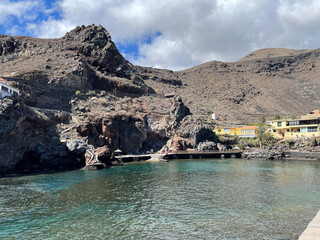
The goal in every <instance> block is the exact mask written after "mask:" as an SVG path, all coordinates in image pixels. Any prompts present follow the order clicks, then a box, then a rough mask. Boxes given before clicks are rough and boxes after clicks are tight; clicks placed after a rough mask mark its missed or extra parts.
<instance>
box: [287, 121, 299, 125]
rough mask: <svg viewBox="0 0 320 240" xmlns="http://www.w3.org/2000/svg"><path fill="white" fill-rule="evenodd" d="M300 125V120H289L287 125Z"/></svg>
mask: <svg viewBox="0 0 320 240" xmlns="http://www.w3.org/2000/svg"><path fill="white" fill-rule="evenodd" d="M297 125H299V121H289V122H288V124H287V126H297Z"/></svg>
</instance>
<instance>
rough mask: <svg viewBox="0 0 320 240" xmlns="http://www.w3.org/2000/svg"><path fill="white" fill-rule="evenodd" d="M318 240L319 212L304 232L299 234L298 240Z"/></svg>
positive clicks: (319, 233)
mask: <svg viewBox="0 0 320 240" xmlns="http://www.w3.org/2000/svg"><path fill="white" fill-rule="evenodd" d="M319 239H320V211H319V212H318V213H317V215H316V216H315V217H314V219H313V220H312V221H311V222H310V223H309V225H308V226H307V228H306V230H304V232H303V233H302V234H301V236H300V237H299V240H319Z"/></svg>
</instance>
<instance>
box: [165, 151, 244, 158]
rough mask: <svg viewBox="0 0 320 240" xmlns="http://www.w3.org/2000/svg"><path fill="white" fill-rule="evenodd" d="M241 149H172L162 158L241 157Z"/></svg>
mask: <svg viewBox="0 0 320 240" xmlns="http://www.w3.org/2000/svg"><path fill="white" fill-rule="evenodd" d="M241 156H242V151H235V150H230V151H221V152H220V151H203V152H198V151H173V152H172V153H167V154H165V155H164V156H163V158H164V159H169V160H170V159H201V158H241Z"/></svg>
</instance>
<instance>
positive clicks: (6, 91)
mask: <svg viewBox="0 0 320 240" xmlns="http://www.w3.org/2000/svg"><path fill="white" fill-rule="evenodd" d="M12 95H16V96H18V95H19V90H18V89H16V88H14V87H12V86H11V85H10V83H9V82H8V81H7V80H4V79H3V78H0V98H4V97H7V96H12Z"/></svg>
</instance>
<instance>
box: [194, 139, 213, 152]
mask: <svg viewBox="0 0 320 240" xmlns="http://www.w3.org/2000/svg"><path fill="white" fill-rule="evenodd" d="M197 150H198V151H206V150H217V143H215V142H211V141H208V140H207V141H205V142H200V143H199V144H198V147H197Z"/></svg>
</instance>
